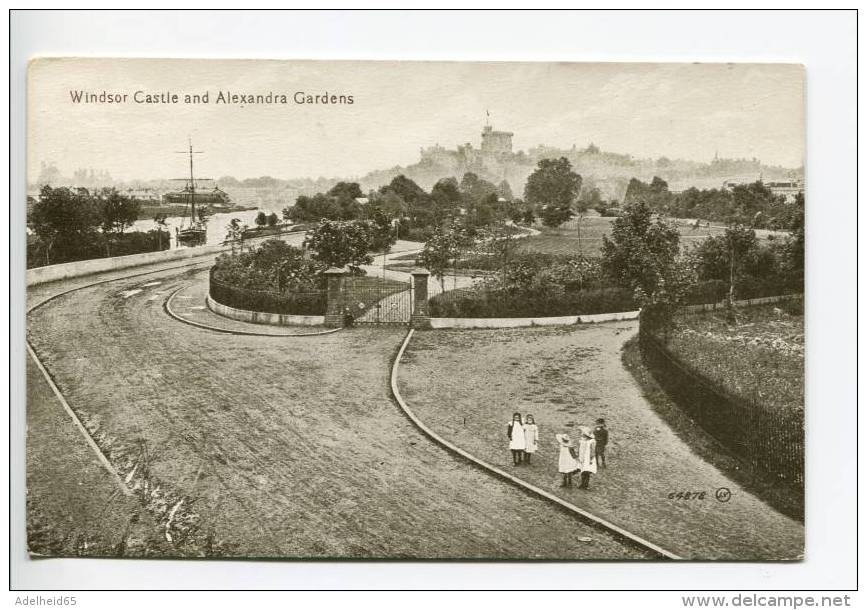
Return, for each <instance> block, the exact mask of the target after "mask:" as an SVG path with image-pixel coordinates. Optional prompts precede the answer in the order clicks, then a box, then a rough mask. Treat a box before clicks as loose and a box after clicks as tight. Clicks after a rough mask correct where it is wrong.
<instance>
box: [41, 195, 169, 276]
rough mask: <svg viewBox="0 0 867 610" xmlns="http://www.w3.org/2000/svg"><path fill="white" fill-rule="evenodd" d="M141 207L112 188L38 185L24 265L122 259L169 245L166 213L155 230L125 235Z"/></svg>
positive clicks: (160, 216)
mask: <svg viewBox="0 0 867 610" xmlns="http://www.w3.org/2000/svg"><path fill="white" fill-rule="evenodd" d="M140 210H141V203H140V202H138V201H136V200H134V199H132V198H131V197H128V196H126V195H124V194H123V193H121V192H119V191H118V190H117V189H115V188H103V189H97V190H93V191H90V190H88V189H86V188H68V187H58V188H52V187H50V186H43V187H42V189H41V190H40V192H39V197H38V199H37V200H36V201H35V202H34V203H33V205H32V208H31V210H30V211H29V213H28V218H27V225H28V228H29V229H30V231H31V232H32V235H30V236H28V244H27V265H28V267H36V266H41V265H51V264H57V263H64V262H70V261H77V260H85V259H90V258H102V257H108V256H121V255H126V254H136V253H139V252H151V251H155V250H164V249H167V248H168V247H169V238H170V236H169V233H168V231H167V230H166V229H165V220H166V219H165V215H158V216H156V217H154V229H153V230H151V231H148V232H146V233H140V232H131V233H126V230H127V229H128V228H130V227H131V226H132V225H133V223H135V221H136V220H137V219H138V215H139V212H140Z"/></svg>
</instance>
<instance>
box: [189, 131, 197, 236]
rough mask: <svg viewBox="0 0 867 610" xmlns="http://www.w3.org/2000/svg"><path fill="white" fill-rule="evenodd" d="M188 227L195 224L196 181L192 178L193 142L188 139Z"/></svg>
mask: <svg viewBox="0 0 867 610" xmlns="http://www.w3.org/2000/svg"><path fill="white" fill-rule="evenodd" d="M189 143H190V226H191V227H192V226H193V224H194V223H195V222H196V180H195V178H193V140H192V138H190V140H189Z"/></svg>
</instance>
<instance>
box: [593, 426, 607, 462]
mask: <svg viewBox="0 0 867 610" xmlns="http://www.w3.org/2000/svg"><path fill="white" fill-rule="evenodd" d="M593 438H595V439H596V462H597V463H598V464H599V465H600V466H602V467H603V468H605V467H606V466H607V464H606V463H605V446H606V445H608V428H606V427H605V420H604V419H603V418H601V417H600V418H599V419H597V420H596V427H595V428H593Z"/></svg>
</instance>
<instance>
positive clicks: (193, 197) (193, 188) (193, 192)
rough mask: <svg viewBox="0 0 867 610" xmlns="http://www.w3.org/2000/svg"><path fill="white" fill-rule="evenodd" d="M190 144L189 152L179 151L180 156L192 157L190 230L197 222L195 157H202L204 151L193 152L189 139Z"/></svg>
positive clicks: (190, 139) (191, 140) (191, 141)
mask: <svg viewBox="0 0 867 610" xmlns="http://www.w3.org/2000/svg"><path fill="white" fill-rule="evenodd" d="M188 142H189V144H190V148H189V151H186V150H181V151H177V152H178V153H179V154H182V155H186V154H189V155H190V228H193V225H194V224H195V222H196V179H195V177H194V176H193V155H200V154H202V153H203V152H204V151H203V150H193V139H192V138H189V139H188Z"/></svg>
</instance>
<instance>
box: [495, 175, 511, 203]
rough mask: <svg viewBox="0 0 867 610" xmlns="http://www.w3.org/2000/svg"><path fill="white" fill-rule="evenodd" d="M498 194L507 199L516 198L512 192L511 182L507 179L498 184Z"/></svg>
mask: <svg viewBox="0 0 867 610" xmlns="http://www.w3.org/2000/svg"><path fill="white" fill-rule="evenodd" d="M497 194H498V195H499V196H500V197H502V198H503V199H505V200H506V201H511V200H512V199H514V198H515V196H514V195H513V194H512V187H511V186H509V183H508V182H507V181H506V180H503V181H502V182H500V184H498V185H497Z"/></svg>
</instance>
